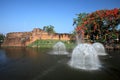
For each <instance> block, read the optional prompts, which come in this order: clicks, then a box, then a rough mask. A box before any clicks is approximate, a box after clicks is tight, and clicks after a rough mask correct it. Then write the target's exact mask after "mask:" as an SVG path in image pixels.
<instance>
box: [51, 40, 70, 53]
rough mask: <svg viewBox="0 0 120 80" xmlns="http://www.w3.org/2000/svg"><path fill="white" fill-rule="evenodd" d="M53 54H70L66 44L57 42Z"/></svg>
mask: <svg viewBox="0 0 120 80" xmlns="http://www.w3.org/2000/svg"><path fill="white" fill-rule="evenodd" d="M52 54H56V55H66V54H68V52H66V47H65V44H64V43H63V42H57V43H56V44H55V45H54V46H53V52H52Z"/></svg>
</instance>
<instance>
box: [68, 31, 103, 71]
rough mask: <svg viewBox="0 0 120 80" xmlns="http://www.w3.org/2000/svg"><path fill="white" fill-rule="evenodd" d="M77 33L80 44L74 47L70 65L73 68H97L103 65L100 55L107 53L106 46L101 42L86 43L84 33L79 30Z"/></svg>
mask: <svg viewBox="0 0 120 80" xmlns="http://www.w3.org/2000/svg"><path fill="white" fill-rule="evenodd" d="M79 33H80V34H77V36H78V37H77V41H79V42H77V43H78V45H77V46H76V47H75V48H74V50H73V52H72V56H71V60H70V61H69V65H70V66H71V67H73V68H77V69H84V70H97V69H99V68H100V67H101V64H100V61H99V58H98V55H105V49H104V46H103V45H102V44H100V43H94V44H90V43H89V44H88V43H84V39H83V37H84V31H83V34H82V32H81V31H79Z"/></svg>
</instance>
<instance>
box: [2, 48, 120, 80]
mask: <svg viewBox="0 0 120 80" xmlns="http://www.w3.org/2000/svg"><path fill="white" fill-rule="evenodd" d="M51 50H52V49H41V48H40V49H35V48H34V49H33V48H0V80H120V76H119V75H120V50H116V51H112V50H111V51H106V52H107V54H108V55H106V56H99V59H100V62H101V67H100V69H99V70H95V71H84V70H77V69H74V68H71V67H70V66H69V65H68V62H69V60H70V59H71V56H70V55H71V54H72V50H69V51H68V52H69V55H50V54H49V52H51Z"/></svg>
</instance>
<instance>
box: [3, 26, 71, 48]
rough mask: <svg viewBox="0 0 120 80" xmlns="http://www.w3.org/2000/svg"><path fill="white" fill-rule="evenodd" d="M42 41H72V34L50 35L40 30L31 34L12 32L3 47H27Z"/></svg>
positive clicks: (7, 36)
mask: <svg viewBox="0 0 120 80" xmlns="http://www.w3.org/2000/svg"><path fill="white" fill-rule="evenodd" d="M40 39H42V40H46V39H53V40H70V34H66V33H63V34H59V33H55V34H49V33H47V32H45V31H43V30H42V29H39V28H34V29H33V30H32V31H30V32H11V33H8V34H7V35H6V38H5V40H4V42H3V44H2V46H26V45H28V44H30V43H32V42H34V41H35V40H40Z"/></svg>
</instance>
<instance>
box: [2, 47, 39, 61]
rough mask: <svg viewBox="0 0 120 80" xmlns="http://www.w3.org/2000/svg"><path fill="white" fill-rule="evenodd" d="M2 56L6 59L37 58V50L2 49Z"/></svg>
mask: <svg viewBox="0 0 120 80" xmlns="http://www.w3.org/2000/svg"><path fill="white" fill-rule="evenodd" d="M4 51H5V52H4V55H5V56H6V57H7V58H12V59H19V58H23V57H29V58H35V57H37V54H38V52H37V50H35V49H31V48H4Z"/></svg>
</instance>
